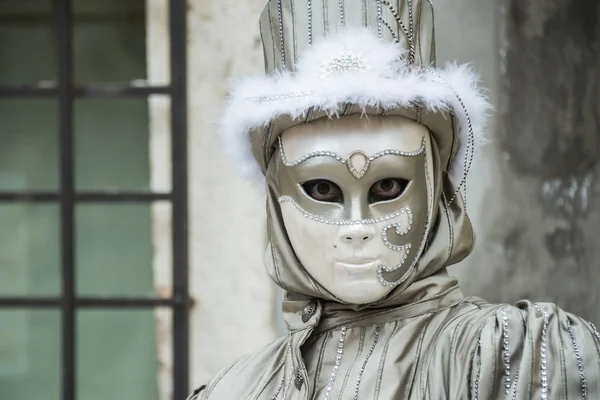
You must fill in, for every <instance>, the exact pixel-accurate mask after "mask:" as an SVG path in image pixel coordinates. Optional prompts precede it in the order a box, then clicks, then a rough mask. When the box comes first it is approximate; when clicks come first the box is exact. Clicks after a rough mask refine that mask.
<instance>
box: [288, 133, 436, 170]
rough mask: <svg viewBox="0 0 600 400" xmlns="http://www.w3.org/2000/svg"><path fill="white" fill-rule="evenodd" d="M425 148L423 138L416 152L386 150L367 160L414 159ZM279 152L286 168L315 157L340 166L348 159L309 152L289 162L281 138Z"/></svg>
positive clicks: (329, 152)
mask: <svg viewBox="0 0 600 400" xmlns="http://www.w3.org/2000/svg"><path fill="white" fill-rule="evenodd" d="M426 146H427V141H426V140H425V138H423V140H422V141H421V147H420V148H419V149H418V150H415V151H400V150H392V149H387V150H382V151H380V152H378V153H375V154H374V155H372V156H370V157H369V158H368V159H369V162H372V161H374V160H376V159H378V158H381V157H383V156H387V155H395V156H401V157H415V156H418V155H420V154H422V153H424V152H425V149H426V148H427V147H426ZM279 152H280V154H281V159H282V161H283V164H284V165H285V166H286V167H296V166H298V165H300V164H302V163H303V162H305V161H307V160H310V159H311V158H315V157H331V158H333V159H335V160H337V161H339V162H340V163H342V164H346V163H347V162H348V158H344V157H342V156H340V155H339V154H337V153H335V152H333V151H313V152H310V153H308V154H306V155H304V156H302V157H301V158H299V159H297V160H294V161H290V160H289V159H288V158H287V156H286V154H285V150H284V149H283V141H282V140H281V136H280V137H279ZM354 153H356V152H352V153H351V154H350V157H351V156H352V155H353V154H354Z"/></svg>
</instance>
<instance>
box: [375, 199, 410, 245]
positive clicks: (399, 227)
mask: <svg viewBox="0 0 600 400" xmlns="http://www.w3.org/2000/svg"><path fill="white" fill-rule="evenodd" d="M406 215H407V217H408V222H407V223H406V224H403V223H402V222H394V223H393V224H390V225H387V226H384V227H383V229H382V230H381V236H382V237H383V243H385V245H386V246H387V247H388V248H389V249H392V250H394V251H401V250H405V249H410V244H405V245H395V244H393V243H390V241H389V240H388V231H389V230H390V229H395V230H396V234H397V235H400V236H404V235H406V234H407V233H408V231H409V230H410V227H411V226H412V222H413V215H412V211H411V210H410V208H409V207H408V206H407V207H406Z"/></svg>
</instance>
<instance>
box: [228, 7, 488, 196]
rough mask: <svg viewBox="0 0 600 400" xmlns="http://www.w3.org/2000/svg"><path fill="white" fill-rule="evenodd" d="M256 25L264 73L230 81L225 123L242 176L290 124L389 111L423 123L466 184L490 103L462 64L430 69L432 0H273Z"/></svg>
mask: <svg viewBox="0 0 600 400" xmlns="http://www.w3.org/2000/svg"><path fill="white" fill-rule="evenodd" d="M260 33H261V37H262V43H263V48H264V57H265V68H266V73H265V74H264V75H259V76H249V77H244V78H241V79H237V80H235V81H234V82H233V84H232V86H231V90H230V92H231V94H230V97H229V100H228V103H227V106H226V108H225V112H224V115H223V118H222V121H221V132H220V133H221V136H222V138H223V140H224V142H225V144H226V145H225V148H226V151H228V152H229V153H230V154H231V155H232V156H233V157H234V159H235V161H236V164H237V166H238V167H239V168H240V170H241V172H242V175H244V176H245V177H247V178H249V179H251V180H253V181H256V182H262V181H263V176H264V172H265V170H266V167H267V165H268V162H269V160H270V158H271V155H272V153H273V149H274V148H275V144H276V143H277V139H278V137H279V135H280V134H281V133H282V132H283V131H284V130H286V129H288V128H290V127H291V126H294V125H297V124H301V123H305V122H309V121H312V120H315V119H318V118H322V117H325V116H330V117H331V116H340V115H348V114H354V113H363V114H387V115H402V116H405V117H408V118H411V119H414V120H416V121H418V122H420V123H422V124H424V125H426V126H427V127H428V128H429V130H430V131H431V133H432V135H433V138H434V139H435V141H436V144H437V146H438V148H439V151H440V159H441V162H442V166H444V169H445V170H446V171H448V172H449V176H450V178H451V180H452V183H453V184H454V186H455V187H456V188H460V187H461V186H462V184H463V183H464V179H465V178H466V173H467V172H468V169H469V166H470V163H471V159H472V154H473V147H474V145H475V142H477V141H478V140H479V139H480V137H481V135H482V133H483V132H484V129H485V120H486V113H487V111H488V109H489V104H488V102H487V100H486V98H485V97H484V96H483V95H482V93H481V90H480V89H479V88H478V87H477V80H478V78H477V75H476V74H475V73H474V72H473V71H472V70H471V69H470V68H469V67H468V66H464V65H455V64H450V65H447V66H446V67H444V68H437V67H436V63H435V30H434V17H433V5H432V3H431V1H430V0H269V1H268V2H267V5H266V6H265V8H264V11H263V13H262V15H261V18H260Z"/></svg>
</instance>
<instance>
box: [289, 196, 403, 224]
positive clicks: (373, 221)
mask: <svg viewBox="0 0 600 400" xmlns="http://www.w3.org/2000/svg"><path fill="white" fill-rule="evenodd" d="M278 201H279V204H283V203H292V204H293V205H294V207H296V209H297V210H298V211H299V212H300V214H302V216H304V217H306V218H308V219H312V220H313V221H317V222H321V223H323V224H328V225H368V224H377V223H379V222H385V221H389V220H390V219H393V218H396V217H399V216H401V215H403V214H407V215H408V217H409V220H410V221H412V211H411V209H410V207H408V206H404V207H402V208H401V209H400V210H398V211H396V212H393V213H391V214H387V215H384V216H381V217H378V218H370V219H355V220H352V219H334V218H324V217H320V216H318V215H315V214H312V213H310V212H308V211H306V210H305V209H303V208H302V207H301V206H300V205H299V204H298V203H297V202H296V201H295V200H294V199H293V198H291V197H290V196H281V197H280V198H279V199H278Z"/></svg>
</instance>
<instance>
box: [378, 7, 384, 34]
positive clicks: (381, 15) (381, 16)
mask: <svg viewBox="0 0 600 400" xmlns="http://www.w3.org/2000/svg"><path fill="white" fill-rule="evenodd" d="M382 21H383V10H382V9H381V0H377V28H378V30H377V33H378V35H379V38H380V39H381V38H382V37H383V27H382Z"/></svg>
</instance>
